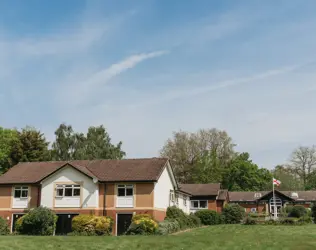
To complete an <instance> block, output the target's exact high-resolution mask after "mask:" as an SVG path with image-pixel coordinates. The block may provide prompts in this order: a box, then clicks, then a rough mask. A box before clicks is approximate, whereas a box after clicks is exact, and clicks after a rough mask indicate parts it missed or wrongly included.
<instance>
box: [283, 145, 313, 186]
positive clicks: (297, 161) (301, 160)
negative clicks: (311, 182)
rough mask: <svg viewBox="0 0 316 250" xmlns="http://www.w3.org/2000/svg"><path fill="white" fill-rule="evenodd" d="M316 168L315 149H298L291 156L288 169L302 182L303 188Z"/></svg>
mask: <svg viewBox="0 0 316 250" xmlns="http://www.w3.org/2000/svg"><path fill="white" fill-rule="evenodd" d="M315 167H316V147H315V146H312V147H299V148H297V149H295V150H294V151H293V153H292V155H291V159H290V165H289V168H290V169H291V170H292V171H293V173H295V174H297V175H298V176H299V177H300V178H301V180H302V181H303V184H304V186H306V185H307V184H308V179H309V177H310V176H311V174H312V173H313V171H314V170H315Z"/></svg>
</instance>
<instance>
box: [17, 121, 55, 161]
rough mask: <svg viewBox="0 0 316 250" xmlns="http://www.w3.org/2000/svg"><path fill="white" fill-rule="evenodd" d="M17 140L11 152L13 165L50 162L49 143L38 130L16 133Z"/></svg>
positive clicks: (28, 128) (30, 128)
mask: <svg viewBox="0 0 316 250" xmlns="http://www.w3.org/2000/svg"><path fill="white" fill-rule="evenodd" d="M18 138H19V140H18V142H17V143H15V144H14V145H13V147H12V151H11V158H12V160H13V162H14V164H16V163H18V162H34V161H47V160H50V153H49V150H48V145H49V142H47V141H46V138H45V136H44V134H42V133H41V132H40V131H39V130H36V129H35V128H32V127H26V128H23V129H22V131H19V132H18Z"/></svg>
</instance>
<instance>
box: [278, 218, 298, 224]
mask: <svg viewBox="0 0 316 250" xmlns="http://www.w3.org/2000/svg"><path fill="white" fill-rule="evenodd" d="M297 222H298V219H296V218H290V217H289V218H284V219H281V220H280V221H279V223H280V224H282V225H296V224H298V223H297Z"/></svg>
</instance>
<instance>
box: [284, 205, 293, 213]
mask: <svg viewBox="0 0 316 250" xmlns="http://www.w3.org/2000/svg"><path fill="white" fill-rule="evenodd" d="M283 209H284V210H285V212H286V213H287V214H289V213H291V211H292V209H293V206H286V207H285V208H283Z"/></svg>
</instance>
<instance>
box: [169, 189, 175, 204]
mask: <svg viewBox="0 0 316 250" xmlns="http://www.w3.org/2000/svg"><path fill="white" fill-rule="evenodd" d="M170 201H171V202H174V201H175V197H174V192H173V190H170Z"/></svg>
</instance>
